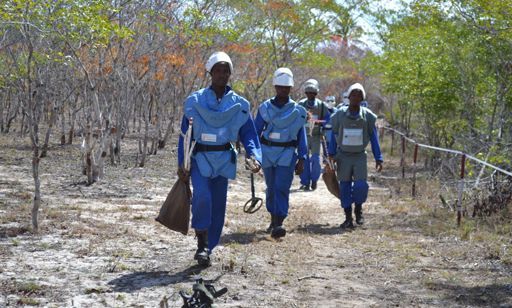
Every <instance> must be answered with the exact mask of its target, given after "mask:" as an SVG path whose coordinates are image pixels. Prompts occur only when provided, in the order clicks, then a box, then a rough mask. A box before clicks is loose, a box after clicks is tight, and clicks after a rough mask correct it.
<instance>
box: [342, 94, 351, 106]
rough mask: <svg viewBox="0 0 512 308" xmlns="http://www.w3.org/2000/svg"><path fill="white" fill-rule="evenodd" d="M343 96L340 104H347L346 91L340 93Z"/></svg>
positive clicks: (348, 101)
mask: <svg viewBox="0 0 512 308" xmlns="http://www.w3.org/2000/svg"><path fill="white" fill-rule="evenodd" d="M341 96H343V100H342V101H341V104H342V105H348V104H349V103H350V100H349V99H348V92H347V91H345V92H343V93H342V94H341Z"/></svg>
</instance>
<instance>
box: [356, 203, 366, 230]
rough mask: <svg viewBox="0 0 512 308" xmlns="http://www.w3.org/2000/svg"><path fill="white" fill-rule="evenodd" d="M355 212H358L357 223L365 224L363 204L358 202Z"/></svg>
mask: <svg viewBox="0 0 512 308" xmlns="http://www.w3.org/2000/svg"><path fill="white" fill-rule="evenodd" d="M354 213H355V214H356V223H357V224H358V225H362V224H364V218H363V205H362V204H356V206H355V207H354Z"/></svg>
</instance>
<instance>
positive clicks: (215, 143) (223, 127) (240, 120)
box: [178, 52, 261, 266]
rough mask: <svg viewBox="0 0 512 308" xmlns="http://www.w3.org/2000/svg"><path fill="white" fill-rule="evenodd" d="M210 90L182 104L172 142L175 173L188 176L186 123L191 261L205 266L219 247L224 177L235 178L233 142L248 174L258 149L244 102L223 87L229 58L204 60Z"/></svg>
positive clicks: (214, 56) (230, 70) (220, 56)
mask: <svg viewBox="0 0 512 308" xmlns="http://www.w3.org/2000/svg"><path fill="white" fill-rule="evenodd" d="M206 70H207V71H208V72H209V74H210V75H211V78H212V83H211V86H209V87H208V88H204V89H201V90H199V91H196V92H194V93H192V94H191V95H190V96H189V97H188V98H187V100H186V101H185V106H184V116H183V121H182V124H181V132H182V135H181V136H180V138H179V143H178V153H179V155H178V164H179V166H180V168H179V170H178V175H179V176H180V177H185V178H186V179H187V178H188V176H189V174H187V173H186V172H185V171H184V169H183V168H182V166H183V160H184V157H183V146H184V142H183V136H184V134H185V132H186V131H187V129H188V126H189V120H191V121H192V128H193V130H192V139H193V141H195V145H194V148H193V154H192V158H191V168H190V176H191V178H192V187H193V195H192V228H194V229H195V232H196V236H197V251H196V253H195V255H194V259H195V260H197V262H198V263H199V265H203V266H208V265H210V253H211V252H212V250H213V248H214V247H215V246H216V245H217V244H218V243H219V240H220V235H221V233H222V228H223V226H224V217H225V213H226V197H227V187H228V179H234V178H235V175H236V161H237V152H236V149H235V147H234V145H233V144H234V142H236V141H237V140H238V139H239V140H241V141H242V143H243V145H244V147H245V150H246V153H247V156H248V157H250V158H251V159H252V164H251V165H252V166H253V169H252V170H251V171H252V172H258V171H259V170H260V162H261V148H260V143H259V140H258V135H257V134H256V128H255V126H254V121H253V119H252V117H251V114H250V104H249V102H248V101H247V100H246V99H245V98H243V97H241V96H239V95H238V94H236V93H235V92H234V91H233V90H232V89H231V88H230V87H229V86H228V85H227V84H228V82H229V78H230V76H231V74H232V73H233V64H232V62H231V59H230V57H229V56H228V55H227V54H226V53H224V52H215V53H213V54H212V55H211V56H210V58H209V59H208V61H207V62H206Z"/></svg>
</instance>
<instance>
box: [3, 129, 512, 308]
mask: <svg viewBox="0 0 512 308" xmlns="http://www.w3.org/2000/svg"><path fill="white" fill-rule="evenodd" d="M133 141H134V140H131V139H130V140H127V141H126V142H128V143H127V145H126V146H125V147H124V148H123V151H125V153H130V151H132V152H133V151H134V149H135V148H136V143H134V142H133ZM0 142H1V143H6V142H9V141H8V140H6V139H5V137H1V136H0ZM0 151H3V150H1V149H0ZM23 151H24V152H23ZM28 152H29V150H22V151H21V152H20V151H17V152H15V151H11V152H2V154H3V155H4V157H5V159H6V165H5V166H12V168H14V167H16V168H22V167H25V166H27V164H28V163H29V160H26V161H25V160H23V161H20V160H16V159H14V158H15V157H11V155H25V156H26V155H27V153H28ZM77 153H78V151H77V149H76V147H74V146H73V147H62V148H59V147H55V148H53V149H52V151H50V156H49V157H48V158H46V159H45V160H43V163H42V170H43V172H42V174H46V175H44V177H43V178H44V181H43V183H44V185H43V186H42V189H43V192H44V193H43V201H44V202H43V208H42V209H41V231H40V234H39V235H38V236H34V235H31V234H30V233H27V231H28V230H27V229H25V230H24V229H22V228H24V227H22V226H23V225H27V224H28V222H29V221H30V207H31V205H30V202H29V200H30V198H31V197H30V198H28V197H27V195H26V194H27V193H26V192H29V191H30V187H31V186H30V185H32V182H31V181H30V178H29V177H28V178H27V176H25V175H24V174H23V173H19V172H17V170H18V169H12V170H11V169H8V168H6V167H5V166H0V174H1V173H2V172H3V173H5V172H9V175H10V176H9V177H6V178H7V179H8V180H2V181H3V182H2V185H4V182H5V185H7V186H8V187H10V190H9V191H10V193H9V194H5V195H6V196H7V195H8V196H9V197H6V199H5V200H4V199H0V211H2V212H1V215H0V245H1V246H2V247H0V251H1V253H0V257H1V258H3V259H2V261H3V260H5V261H8V262H9V264H8V265H7V266H6V267H2V268H1V269H0V272H1V273H2V275H1V276H0V292H2V294H3V293H5V294H15V295H17V296H18V301H19V304H18V305H31V300H34V302H33V304H34V305H38V303H45V305H46V303H47V302H43V301H40V300H39V297H37V298H35V296H32V295H30V296H27V295H26V294H25V293H23V292H22V291H18V289H16V288H13V287H12V286H11V287H9V288H6V287H5V283H6V281H9V277H10V275H11V274H10V273H13V272H14V269H16V271H19V272H20V273H21V274H22V275H24V277H25V278H24V281H25V280H26V281H25V282H26V283H29V282H30V281H37V284H38V286H40V287H41V288H42V289H41V290H40V291H34V293H33V294H36V293H37V292H40V293H41V294H40V295H38V296H41V297H45V298H46V300H48V301H50V304H49V306H51V301H54V302H53V303H54V304H55V305H56V306H65V305H66V303H69V302H70V301H71V300H72V299H74V300H78V299H82V300H83V299H84V298H85V299H86V300H87V301H86V302H82V306H84V307H85V306H137V305H146V306H157V305H158V303H159V302H160V300H161V298H162V297H163V296H164V295H166V296H168V297H169V298H170V299H171V300H174V301H175V303H178V302H179V301H178V298H177V296H176V294H177V292H178V291H179V290H180V289H189V288H190V286H191V282H192V281H193V276H194V275H195V274H200V275H201V276H203V277H206V278H207V279H218V281H217V282H216V286H219V287H222V286H227V287H228V289H229V292H228V294H227V295H226V296H225V297H224V299H222V300H223V301H221V304H224V305H226V306H231V307H233V306H240V307H255V306H260V307H276V306H279V307H313V306H314V307H346V306H359V307H367V306H385V307H388V306H421V307H428V306H440V305H444V306H449V307H465V306H499V305H505V306H506V305H512V299H511V298H510V296H508V297H507V294H509V293H507V292H506V291H507V290H509V289H507V288H510V287H511V286H512V274H511V268H512V256H511V251H510V248H509V247H510V243H511V242H510V241H511V238H512V233H511V232H512V225H511V224H510V221H509V220H506V219H505V218H503V217H510V216H507V215H510V212H509V211H510V209H507V211H508V212H506V213H500V215H494V216H491V217H486V218H478V219H473V218H471V217H467V216H466V217H463V220H462V224H461V226H460V227H458V226H457V225H456V216H455V213H454V212H453V211H452V210H451V209H450V208H449V207H444V206H443V204H442V203H441V201H440V199H439V193H440V191H441V190H442V189H443V185H442V183H441V182H440V181H436V180H433V179H430V178H428V177H427V176H426V175H425V174H418V182H417V192H418V195H417V197H416V198H414V199H413V198H412V197H411V181H410V180H407V179H406V180H402V179H401V178H400V168H399V164H398V161H397V159H396V156H395V158H392V159H388V158H387V161H386V164H385V166H384V167H385V170H384V172H383V173H382V174H373V175H372V176H371V177H370V179H371V185H372V189H371V191H370V197H369V200H368V203H367V204H366V205H365V207H364V211H365V218H366V220H367V224H365V225H364V226H360V227H357V228H355V229H354V230H353V231H351V232H343V231H342V230H340V229H339V228H338V226H339V224H340V223H341V222H343V210H342V209H341V207H340V205H339V202H338V201H337V200H335V199H334V198H333V197H332V196H330V195H329V194H328V193H327V190H326V189H325V187H324V186H323V184H321V185H320V186H319V189H318V190H317V191H315V192H310V193H304V192H295V191H294V192H293V193H292V194H291V206H290V213H289V217H288V218H287V219H286V220H285V226H286V228H287V230H288V234H287V236H286V237H285V238H284V239H282V240H278V241H276V240H273V239H272V238H271V237H270V236H269V235H268V234H266V233H265V232H264V230H265V229H266V227H267V226H268V223H269V219H270V218H269V215H268V213H267V212H266V210H265V207H264V206H263V208H262V209H261V210H260V211H259V212H257V213H255V214H252V215H248V214H245V213H243V211H242V206H243V204H244V203H245V201H246V200H247V199H248V198H249V197H250V189H249V177H248V175H247V174H246V173H245V172H244V170H240V171H239V172H240V173H239V177H238V179H237V180H235V181H231V182H230V195H229V196H228V204H229V205H228V209H227V218H226V223H225V228H224V234H223V237H222V242H221V245H220V247H219V248H218V249H216V250H215V252H214V254H213V255H212V258H213V266H212V267H210V268H207V269H204V270H198V269H197V268H195V267H194V266H193V265H194V264H195V263H194V261H193V260H192V256H193V253H194V250H195V239H194V238H193V236H182V235H180V234H176V233H172V232H169V231H168V230H167V229H165V228H163V227H161V226H160V225H158V224H156V223H155V222H154V216H155V215H156V213H157V211H158V208H159V206H160V203H161V202H162V201H163V198H164V197H165V196H166V194H167V192H168V190H169V188H170V187H171V185H172V184H173V181H174V180H175V175H174V174H173V171H172V170H173V167H172V166H170V165H169V164H170V163H169V162H172V163H174V161H175V157H174V153H172V154H171V153H170V151H160V153H159V154H158V155H157V156H152V157H151V158H150V162H148V164H147V167H146V168H144V169H141V168H133V161H129V160H126V161H124V162H123V164H122V166H120V167H110V166H109V167H108V168H107V176H106V179H105V180H104V181H102V182H100V183H96V184H94V185H92V186H85V185H83V184H80V183H81V182H82V181H83V178H82V177H81V176H80V175H76V174H75V173H73V172H72V170H74V169H73V168H74V167H76V165H77V162H76V155H77ZM26 157H29V155H28V156H26ZM129 157H130V156H127V158H126V159H129ZM369 167H373V162H371V163H370V164H369ZM240 169H243V168H240ZM69 170H71V172H70V171H69ZM370 170H371V168H370ZM52 171H53V173H52ZM16 176H18V177H19V178H16ZM297 185H298V184H297V181H295V183H294V186H293V187H292V189H293V188H296V186H297ZM263 190H264V184H263V180H262V178H261V177H259V176H257V177H256V192H257V194H258V195H259V196H260V197H264V193H263ZM21 191H24V193H21ZM443 193H444V194H446V193H445V192H444V191H443ZM452 197H453V196H450V195H448V196H447V198H448V199H451V198H452ZM12 198H18V199H19V200H21V201H20V202H14V201H13V200H12ZM13 223H16V227H13V226H14V225H13ZM7 226H9V227H7ZM15 228H16V229H15ZM11 229H12V230H14V231H12V232H11V231H8V230H11ZM2 232H3V233H2ZM8 232H11V233H8ZM2 234H4V236H2ZM191 234H192V232H191ZM191 234H190V235H191ZM7 237H9V238H7ZM31 260H35V261H38V263H36V265H34V264H32V265H31V264H30V261H31ZM52 260H55V264H53V263H51V262H50V261H52ZM15 261H16V262H20V263H21V264H16V267H15ZM76 277H80V279H76ZM35 279H40V280H35ZM39 281H41V284H39ZM43 282H44V284H42V283H43ZM20 283H21V282H20ZM47 284H48V285H50V286H51V289H58V290H59V292H60V293H61V294H60V295H61V297H62V298H59V299H55V300H54V299H51V298H52V296H53V295H52V296H49V295H48V293H49V292H48V291H47V290H48V289H46V285H47ZM25 289H30V288H29V287H27V288H25ZM491 292H494V293H495V294H496V296H495V297H489V294H490V293H491ZM53 297H54V296H53ZM36 302H37V303H36ZM1 305H2V302H1V300H0V306H1ZM78 305H79V304H78Z"/></svg>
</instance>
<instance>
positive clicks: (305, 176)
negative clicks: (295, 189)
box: [300, 154, 322, 186]
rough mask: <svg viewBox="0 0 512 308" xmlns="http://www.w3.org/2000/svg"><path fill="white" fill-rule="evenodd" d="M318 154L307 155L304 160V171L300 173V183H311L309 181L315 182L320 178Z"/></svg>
mask: <svg viewBox="0 0 512 308" xmlns="http://www.w3.org/2000/svg"><path fill="white" fill-rule="evenodd" d="M321 170H322V169H321V167H320V154H312V155H311V156H309V155H308V157H307V158H306V160H305V161H304V171H302V173H301V175H300V183H301V184H302V185H308V186H310V185H311V182H317V181H318V179H319V178H320V172H321Z"/></svg>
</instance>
